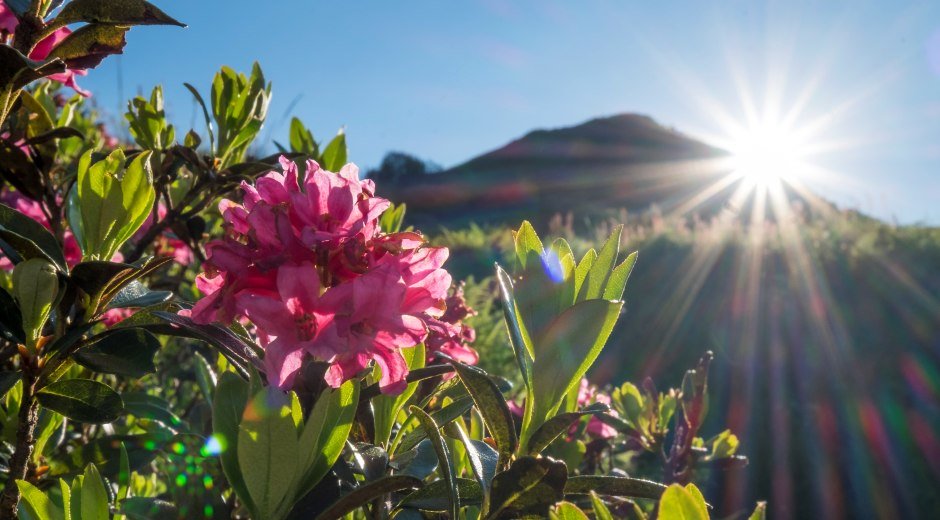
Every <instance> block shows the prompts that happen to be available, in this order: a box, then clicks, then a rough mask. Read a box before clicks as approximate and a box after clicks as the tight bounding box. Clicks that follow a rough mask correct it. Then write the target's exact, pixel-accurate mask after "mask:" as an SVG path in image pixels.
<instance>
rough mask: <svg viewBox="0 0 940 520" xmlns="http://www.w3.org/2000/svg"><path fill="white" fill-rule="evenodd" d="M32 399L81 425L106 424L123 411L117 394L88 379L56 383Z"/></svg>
mask: <svg viewBox="0 0 940 520" xmlns="http://www.w3.org/2000/svg"><path fill="white" fill-rule="evenodd" d="M36 398H37V399H38V400H39V404H41V405H43V406H45V407H46V408H48V409H50V410H53V411H56V412H59V413H60V414H62V415H64V416H66V417H68V418H69V419H72V420H75V421H78V422H85V423H94V424H103V423H109V422H111V421H114V420H115V419H117V418H118V417H119V416H120V415H121V412H122V411H123V410H124V402H123V401H122V400H121V396H120V395H118V394H117V392H115V391H114V390H112V389H111V387H109V386H108V385H106V384H104V383H99V382H98V381H94V380H91V379H66V380H63V381H56V382H55V383H51V384H49V385H46V386H45V387H43V388H42V389H41V390H39V392H38V393H37V394H36Z"/></svg>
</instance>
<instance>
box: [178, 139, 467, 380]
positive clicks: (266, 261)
mask: <svg viewBox="0 0 940 520" xmlns="http://www.w3.org/2000/svg"><path fill="white" fill-rule="evenodd" d="M281 166H282V169H283V172H276V171H274V172H270V173H268V174H266V175H264V176H262V177H261V178H259V179H258V180H257V181H256V182H255V183H254V184H248V183H243V184H242V191H243V192H244V197H243V202H242V203H241V204H238V203H236V202H233V201H229V200H224V201H222V202H221V203H220V205H219V211H220V212H221V214H222V218H223V220H224V222H225V224H224V226H225V231H226V232H225V237H224V238H223V239H221V240H215V241H213V242H211V243H209V244H208V245H207V246H206V253H207V256H208V259H207V261H206V263H205V265H204V271H205V272H204V273H203V274H202V275H200V276H199V277H198V278H197V285H198V287H199V289H200V291H201V292H202V293H203V294H204V295H205V297H204V298H203V299H201V300H200V301H199V302H197V303H196V305H195V306H194V307H193V309H192V317H193V319H194V320H195V321H197V322H199V323H209V322H213V321H221V322H231V321H232V320H234V319H240V318H246V317H247V318H248V319H250V320H251V321H252V322H253V323H254V325H255V326H256V327H257V331H258V334H259V336H260V337H262V338H263V341H262V346H263V347H264V348H265V364H266V370H267V373H268V379H269V381H270V382H271V383H272V384H275V385H277V386H278V387H280V388H288V387H290V386H291V385H292V383H293V380H294V378H295V376H296V373H297V370H299V369H300V366H301V364H302V362H303V360H304V358H305V357H310V358H312V359H314V360H318V361H323V362H327V363H329V365H330V366H329V368H328V370H327V372H326V375H325V380H326V382H327V383H329V384H330V385H331V386H334V387H336V386H339V385H340V384H342V383H343V381H346V380H349V379H351V378H353V377H356V376H357V375H358V374H360V373H361V372H363V370H365V369H367V368H369V367H370V366H371V365H372V364H373V363H374V364H375V365H376V366H378V367H379V368H380V369H381V374H382V375H381V378H380V381H379V386H380V387H381V389H382V391H383V392H387V393H394V392H400V391H401V389H403V388H404V386H405V377H406V376H407V374H408V367H407V365H406V363H405V360H404V357H403V356H402V354H401V349H403V348H407V347H412V346H414V345H417V344H418V343H421V342H423V341H425V338H426V337H427V336H428V330H429V328H430V329H434V328H438V329H441V328H445V329H446V328H447V327H449V326H451V325H453V324H450V325H446V324H445V322H440V320H439V318H441V317H442V316H443V314H444V310H445V308H446V304H445V299H446V298H447V290H448V288H449V287H450V285H451V277H450V274H448V273H447V271H446V270H444V269H443V267H442V266H443V263H444V261H445V260H446V259H447V250H446V249H444V248H431V247H426V246H425V244H424V239H423V237H421V235H419V234H417V233H397V234H385V233H382V232H381V229H380V227H379V224H378V218H379V216H380V215H381V214H382V212H383V211H385V209H387V208H388V206H389V202H388V201H387V200H385V199H382V198H379V197H376V196H375V195H374V193H375V185H374V184H373V183H372V181H369V180H360V179H359V178H358V172H359V170H358V169H357V168H356V167H355V166H354V165H351V164H350V165H346V166H344V167H343V168H342V169H341V170H340V171H339V173H332V172H328V171H326V170H323V169H321V168H320V166H319V165H318V164H317V163H316V162H313V161H309V162H308V163H307V165H306V174H305V175H304V178H303V181H302V182H301V181H300V180H299V179H300V175H299V172H298V169H297V166H296V164H294V163H293V162H292V161H290V160H287V159H285V158H282V159H281ZM447 333H448V334H451V335H457V336H459V335H460V334H463V336H464V337H467V336H468V335H467V333H466V332H464V331H463V330H462V329H459V328H457V329H448V330H447ZM471 335H472V331H471ZM448 337H449V336H448ZM471 339H472V338H471Z"/></svg>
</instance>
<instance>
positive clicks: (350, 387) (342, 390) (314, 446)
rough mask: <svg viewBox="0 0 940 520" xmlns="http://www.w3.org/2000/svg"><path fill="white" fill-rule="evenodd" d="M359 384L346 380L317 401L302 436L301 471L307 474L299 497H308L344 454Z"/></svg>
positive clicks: (356, 401)
mask: <svg viewBox="0 0 940 520" xmlns="http://www.w3.org/2000/svg"><path fill="white" fill-rule="evenodd" d="M358 404H359V382H358V381H353V380H350V381H346V382H345V383H343V384H342V386H340V387H339V388H337V389H333V390H327V391H325V392H324V393H323V395H321V396H320V399H318V400H317V403H316V405H314V407H313V411H311V412H310V417H309V418H308V419H307V422H306V424H305V425H304V431H303V432H301V436H300V447H301V449H302V450H304V451H303V452H301V454H300V460H301V461H302V462H301V463H300V468H301V470H302V471H305V473H304V477H303V479H301V481H300V489H299V492H298V494H297V496H298V497H299V496H303V495H305V494H307V493H308V492H309V491H310V490H311V489H313V487H314V486H316V485H317V483H318V482H320V480H321V479H322V478H323V477H324V476H325V475H326V474H327V473H328V472H329V471H330V468H332V467H333V464H334V463H335V462H336V459H338V458H339V456H340V454H341V453H342V452H343V447H344V446H345V445H346V439H347V438H348V437H349V431H350V430H351V429H352V425H353V419H355V417H356V407H357V406H358Z"/></svg>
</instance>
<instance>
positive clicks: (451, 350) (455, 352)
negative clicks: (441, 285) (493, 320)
mask: <svg viewBox="0 0 940 520" xmlns="http://www.w3.org/2000/svg"><path fill="white" fill-rule="evenodd" d="M444 305H445V307H446V310H445V311H444V314H443V315H441V317H440V318H427V319H425V323H426V324H427V326H428V337H427V339H425V340H424V345H425V347H426V349H427V353H428V361H431V360H432V359H433V358H434V353H436V352H442V353H444V354H447V355H448V356H450V357H451V358H453V359H456V360H457V361H460V362H461V363H466V364H469V365H475V364H477V362H478V361H479V360H480V356H479V355H478V354H477V352H476V351H475V350H473V348H471V347H470V346H469V345H470V344H471V343H473V340H474V339H476V332H475V331H474V330H473V328H472V327H470V326H469V325H466V324H464V323H463V320H464V318H466V317H468V316H472V315H474V314H476V313H475V312H474V311H473V309H471V308H470V307H468V306H467V302H466V300H464V297H463V285H457V286H454V287H451V294H450V296H448V297H447V299H446V300H444ZM449 375H450V376H453V374H449Z"/></svg>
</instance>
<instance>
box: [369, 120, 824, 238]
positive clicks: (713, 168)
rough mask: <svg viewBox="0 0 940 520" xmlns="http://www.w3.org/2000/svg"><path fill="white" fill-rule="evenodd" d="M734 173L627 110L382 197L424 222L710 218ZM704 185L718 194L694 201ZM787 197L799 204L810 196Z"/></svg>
mask: <svg viewBox="0 0 940 520" xmlns="http://www.w3.org/2000/svg"><path fill="white" fill-rule="evenodd" d="M729 171H730V157H729V154H728V152H726V151H724V150H721V149H718V148H715V147H713V146H710V145H708V144H705V143H703V142H701V141H698V140H696V139H694V138H692V137H689V136H687V135H685V134H682V133H680V132H678V131H676V130H673V129H670V128H666V127H664V126H662V125H661V124H659V123H657V122H656V121H654V120H653V119H652V118H650V117H648V116H644V115H638V114H621V115H616V116H611V117H603V118H597V119H592V120H590V121H587V122H585V123H582V124H579V125H576V126H572V127H565V128H558V129H553V130H535V131H533V132H530V133H528V134H526V135H525V136H523V137H521V138H519V139H516V140H515V141H512V142H511V143H509V144H507V145H505V146H503V147H501V148H498V149H496V150H493V151H491V152H488V153H485V154H483V155H480V156H478V157H475V158H473V159H471V160H469V161H467V162H465V163H463V164H460V165H458V166H455V167H453V168H450V169H448V170H445V171H442V172H439V173H431V174H427V175H408V176H398V177H396V178H395V182H391V183H390V182H382V183H381V194H382V195H383V196H385V197H388V198H389V199H391V200H395V201H397V202H404V203H405V204H407V205H408V215H409V221H410V222H411V223H413V224H416V225H418V226H419V227H427V226H429V225H430V226H434V225H444V226H451V227H453V226H462V225H465V224H467V223H469V222H475V223H477V224H483V225H487V224H513V223H517V222H518V221H520V220H522V219H528V220H531V221H533V222H535V223H547V222H548V221H549V220H550V219H551V218H552V217H553V216H554V215H556V214H567V213H569V212H571V213H572V214H574V215H575V216H576V217H577V218H578V219H581V218H585V217H586V218H594V217H604V216H605V215H609V214H611V212H612V211H619V210H623V209H625V210H628V211H630V212H631V213H635V212H643V211H646V210H648V209H649V208H650V206H651V205H652V204H656V205H657V206H658V207H659V208H660V209H661V210H663V211H665V212H672V211H681V212H683V213H692V212H694V213H696V214H698V215H700V216H704V217H708V216H712V215H714V214H716V213H717V212H719V211H720V210H722V209H723V208H727V207H728V201H729V200H730V199H731V195H732V193H733V191H734V188H735V186H734V184H733V183H726V182H725V183H723V179H726V178H727V176H728V174H729ZM705 192H708V193H710V194H711V195H712V196H711V197H709V198H707V199H703V200H698V201H697V202H698V203H697V204H690V202H695V199H696V198H697V197H698V198H701V197H700V194H702V193H705ZM786 194H787V198H788V199H790V200H791V202H792V201H794V200H802V199H804V198H805V196H806V195H805V194H802V195H798V194H796V193H795V192H793V191H792V190H787V191H786ZM803 202H804V203H805V205H806V206H810V205H811V204H809V202H808V201H805V200H803ZM687 206H688V207H687ZM812 206H814V207H823V206H825V204H819V203H818V202H817V203H816V204H812ZM732 209H734V210H735V211H740V212H742V213H743V214H748V213H749V207H747V206H741V207H736V208H732Z"/></svg>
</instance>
